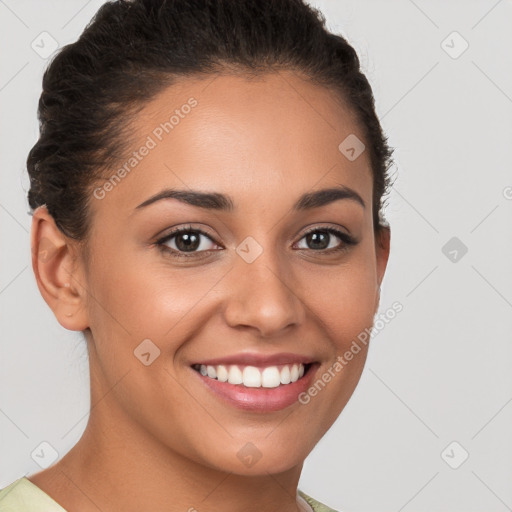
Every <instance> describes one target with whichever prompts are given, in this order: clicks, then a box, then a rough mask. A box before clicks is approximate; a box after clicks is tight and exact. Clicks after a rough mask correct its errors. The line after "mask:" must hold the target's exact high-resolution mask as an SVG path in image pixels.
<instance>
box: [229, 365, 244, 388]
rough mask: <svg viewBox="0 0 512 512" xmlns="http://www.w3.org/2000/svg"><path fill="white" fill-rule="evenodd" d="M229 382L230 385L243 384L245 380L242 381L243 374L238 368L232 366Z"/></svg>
mask: <svg viewBox="0 0 512 512" xmlns="http://www.w3.org/2000/svg"><path fill="white" fill-rule="evenodd" d="M228 382H229V383H230V384H242V383H243V382H244V380H243V379H242V372H241V371H240V368H238V366H231V368H230V369H229V378H228Z"/></svg>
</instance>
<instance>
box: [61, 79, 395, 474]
mask: <svg viewBox="0 0 512 512" xmlns="http://www.w3.org/2000/svg"><path fill="white" fill-rule="evenodd" d="M212 80H213V81H212ZM191 98H192V99H191ZM173 114H174V115H175V117H174V118H173V119H172V120H171V121H169V120H170V118H171V116H172V115H173ZM166 122H167V123H168V124H167V125H166V124H165V123H166ZM131 126H132V129H133V134H134V136H135V139H136V140H137V142H136V144H135V146H134V148H133V150H134V151H136V152H137V154H136V155H135V154H133V155H131V156H132V157H133V159H132V160H131V161H129V158H130V155H128V156H127V159H126V162H122V163H121V165H120V166H119V167H118V168H116V169H112V173H111V176H112V175H114V174H116V172H117V171H118V169H120V168H121V167H122V165H124V164H125V163H127V165H126V166H125V172H122V171H121V172H117V175H116V176H117V178H114V179H111V180H110V182H109V183H110V185H108V184H107V185H105V184H104V183H99V184H98V185H97V186H98V187H100V188H97V189H96V190H95V193H94V195H93V197H92V198H91V212H92V224H93V228H92V230H91V235H90V239H89V252H90V254H91V258H90V260H89V261H88V263H87V264H85V263H84V262H83V261H82V260H79V264H78V267H76V268H77V270H76V271H75V270H74V271H73V272H75V274H74V275H75V276H78V275H80V276H81V277H80V283H81V287H82V288H81V292H80V293H79V296H80V299H79V301H80V304H79V305H80V308H79V312H78V313H76V314H75V315H74V318H77V319H81V320H80V321H82V322H83V325H81V326H80V327H79V326H78V324H72V322H73V321H75V320H70V319H68V320H65V319H64V314H63V313H62V314H61V313H60V311H62V310H63V308H60V309H59V307H57V306H55V307H54V311H56V314H57V316H58V318H59V319H60V320H61V323H63V325H65V326H66V327H68V328H75V329H79V328H85V327H89V328H90V336H89V338H88V343H89V350H90V364H91V368H92V373H93V374H94V376H95V378H94V381H93V382H92V385H93V393H95V394H96V396H98V397H99V396H103V395H104V394H105V393H107V392H108V391H109V390H111V391H110V393H111V395H110V396H111V399H112V400H113V401H114V403H115V404H116V407H117V408H118V411H119V414H121V415H122V416H123V418H124V421H126V422H132V423H134V424H137V425H139V426H140V427H141V430H142V431H143V432H145V433H147V434H151V435H152V436H154V437H155V438H156V439H157V440H159V441H160V442H161V443H162V444H163V445H164V446H167V447H169V448H170V449H171V450H172V451H173V452H177V453H179V454H181V455H183V456H185V457H187V458H188V459H191V460H194V461H196V462H199V463H201V464H203V465H206V466H209V467H213V468H220V469H222V470H224V471H229V472H233V473H236V474H254V475H256V474H265V473H277V472H281V471H285V470H287V469H289V468H292V467H294V466H298V465H301V464H302V462H303V460H304V459H305V458H306V456H307V455H308V453H309V452H310V451H311V450H312V448H313V447H314V445H315V444H316V443H317V442H318V441H319V440H320V438H321V437H322V436H323V434H324V433H325V432H326V431H327V430H328V429H329V427H330V426H331V425H332V424H333V422H334V421H335V419H336V418H337V417H338V415H339V414H340V412H341V411H342V409H343V408H344V406H345V404H346V403H347V401H348V399H349V398H350V396H351V394H352V392H353V391H354V388H355V386H356V385H357V382H358V380H359V377H360V375H361V372H362V370H363V366H364V362H365V359H366V352H367V345H365V344H361V343H360V350H359V352H358V353H357V354H356V355H354V356H353V358H352V360H351V361H349V362H347V364H344V365H343V368H342V369H340V368H339V366H337V367H334V365H335V363H336V360H337V357H338V356H343V354H345V353H346V352H347V350H349V349H350V347H351V345H352V344H353V342H354V340H357V339H358V335H359V334H360V333H362V332H364V331H365V329H368V328H370V327H371V325H372V323H373V317H374V314H375V312H376V308H377V307H378V300H379V285H380V282H381V280H382V277H383V274H384V269H385V266H386V262H387V257H388V251H389V246H388V244H387V240H388V239H387V236H388V233H387V232H386V233H385V234H384V235H383V236H382V238H378V237H376V235H375V233H374V229H373V220H372V219H373V212H372V175H371V171H370V161H369V155H368V154H367V153H368V152H367V151H365V152H363V153H362V154H361V155H360V156H359V157H358V158H356V159H355V160H353V161H351V160H349V159H348V158H347V157H346V156H345V155H344V154H342V153H341V152H340V150H339V148H338V147H339V145H340V143H341V142H342V141H343V140H344V139H345V138H346V137H348V136H349V135H351V134H354V135H356V136H357V137H358V138H359V139H360V140H363V134H362V131H361V129H360V127H359V126H358V124H357V123H356V121H355V119H354V117H353V115H352V114H351V112H350V111H349V110H347V109H346V108H345V107H343V106H342V105H341V103H340V102H339V101H338V100H337V98H336V96H335V95H334V93H332V92H330V91H328V90H325V89H323V88H320V87H318V86H315V85H312V84H309V83H307V82H306V81H303V80H301V79H300V78H299V77H298V76H297V75H296V74H294V73H291V72H286V73H285V72H282V73H276V74H269V75H266V76H265V77H264V78H262V79H258V80H248V79H247V78H245V77H241V76H238V77H235V76H217V77H216V78H215V79H213V78H212V77H209V78H208V79H205V80H199V79H198V80H192V79H187V81H183V82H181V83H180V84H178V85H175V86H172V87H170V88H169V89H167V90H165V91H164V92H162V93H161V94H160V95H159V96H158V97H156V98H155V99H154V100H152V101H151V102H150V103H148V104H147V105H146V106H145V108H144V110H143V111H142V112H140V113H139V114H138V115H137V117H136V119H135V120H134V121H133V124H132V125H131ZM142 147H145V148H146V149H145V150H144V149H141V148H142ZM324 189H333V190H335V192H331V193H323V194H316V193H318V192H319V191H321V190H324ZM171 190H173V191H174V195H173V193H170V192H169V191H171ZM165 191H167V192H165ZM176 191H183V193H182V194H181V195H180V194H176ZM186 194H188V195H186ZM201 194H208V195H207V196H204V195H201ZM315 194H316V195H315ZM159 197H160V199H159ZM176 230H184V232H181V233H176ZM77 281H78V279H77ZM76 321H77V322H79V320H76ZM66 322H67V323H66ZM279 355H281V357H277V358H274V356H279ZM244 357H245V359H244ZM258 357H259V358H258ZM265 357H268V359H264V358H265ZM301 361H302V362H303V364H304V370H305V371H304V375H302V370H301V367H300V366H299V364H300V362H301ZM338 361H339V359H338ZM236 362H238V365H237V366H238V369H239V370H240V373H241V374H242V379H245V380H244V381H243V383H242V384H233V383H230V382H229V381H228V382H222V380H223V379H225V378H229V379H230V380H231V381H232V382H234V381H236V378H237V376H239V374H238V373H237V371H236V369H232V368H231V366H234V363H236ZM207 363H210V364H209V365H208V364H207ZM222 363H224V364H222ZM232 363H233V364H232ZM286 363H290V365H287V364H286ZM292 363H296V364H297V368H296V369H295V370H294V369H293V364H292ZM306 363H307V364H306ZM196 364H198V365H200V364H204V365H205V367H206V372H210V373H209V375H202V374H201V371H200V369H201V367H200V366H195V365H196ZM219 365H221V366H223V367H224V369H223V368H220V367H219ZM208 366H209V367H210V368H208ZM285 366H289V369H290V370H291V376H288V377H287V376H286V375H287V372H288V370H286V369H285ZM246 367H254V368H248V369H245V368H246ZM268 367H270V369H267V370H264V369H265V368H268ZM212 368H213V370H212ZM198 369H199V371H198ZM203 371H204V367H203ZM214 371H215V373H213V372H214ZM255 371H256V373H255ZM297 372H300V373H299V375H302V376H301V377H300V378H298V379H297V380H296V381H295V382H290V383H288V384H286V383H285V384H283V383H280V382H281V380H283V381H284V382H287V381H288V380H289V379H290V378H293V379H296V378H297ZM294 374H295V375H294ZM327 374H330V376H331V377H330V378H329V377H325V376H326V375H327ZM213 375H217V378H213ZM261 375H263V377H261ZM258 376H260V377H258ZM258 378H262V379H263V382H264V386H265V387H257V385H258V382H257V381H258ZM233 379H234V380H233ZM276 379H277V381H276ZM319 381H321V383H320V384H318V382H319ZM315 383H316V392H315V391H314V390H313V391H311V389H312V388H314V387H315ZM278 384H279V385H278ZM267 386H268V387H267ZM299 394H300V396H301V397H302V399H301V400H299V399H298V398H299ZM93 414H95V411H94V409H93V411H92V412H91V416H92V415H93ZM247 455H249V456H253V457H256V458H259V460H258V461H257V463H255V464H248V463H246V461H247V460H248V459H246V458H245V457H246V456H247Z"/></svg>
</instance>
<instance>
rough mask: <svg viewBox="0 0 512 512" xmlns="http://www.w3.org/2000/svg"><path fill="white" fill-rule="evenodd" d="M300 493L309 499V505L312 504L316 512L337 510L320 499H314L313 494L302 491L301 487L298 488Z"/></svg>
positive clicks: (333, 511)
mask: <svg viewBox="0 0 512 512" xmlns="http://www.w3.org/2000/svg"><path fill="white" fill-rule="evenodd" d="M298 493H299V495H300V496H302V497H303V498H304V499H305V500H306V501H307V503H308V504H309V505H311V508H312V509H313V510H314V512H337V511H336V510H334V509H333V508H331V507H328V506H327V505H324V504H323V503H320V502H319V501H317V500H315V499H313V498H312V497H311V496H308V495H307V494H306V493H305V492H302V491H301V490H300V489H299V490H298Z"/></svg>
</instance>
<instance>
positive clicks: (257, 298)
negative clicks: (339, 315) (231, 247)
mask: <svg viewBox="0 0 512 512" xmlns="http://www.w3.org/2000/svg"><path fill="white" fill-rule="evenodd" d="M283 263H284V262H281V263H279V262H277V261H276V259H275V258H274V257H272V256H271V255H269V251H265V252H264V253H263V255H261V256H260V257H259V258H257V259H256V260H255V261H253V262H252V263H247V262H245V261H244V260H242V259H241V258H240V259H238V260H237V261H236V262H235V263H234V264H235V267H236V268H234V269H233V271H231V272H230V273H229V276H230V277H229V282H227V283H226V297H227V299H226V306H225V308H224V316H225V321H226V323H227V324H228V325H229V326H230V327H233V328H237V329H241V328H245V329H252V330H255V331H257V333H258V335H259V336H261V337H270V336H276V335H278V334H279V333H280V332H281V331H284V330H285V329H291V328H292V326H297V325H300V324H301V323H302V322H303V319H304V317H305V304H304V302H303V300H302V298H301V297H300V292H299V291H298V287H297V282H296V281H295V280H294V279H293V275H292V272H291V270H290V266H289V265H286V269H284V268H283V267H284V266H285V265H283Z"/></svg>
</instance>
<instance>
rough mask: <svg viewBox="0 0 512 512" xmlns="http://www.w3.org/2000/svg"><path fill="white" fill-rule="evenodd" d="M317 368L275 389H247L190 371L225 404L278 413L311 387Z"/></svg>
mask: <svg viewBox="0 0 512 512" xmlns="http://www.w3.org/2000/svg"><path fill="white" fill-rule="evenodd" d="M318 366H319V364H318V363H313V364H312V365H311V367H310V368H309V370H308V372H307V373H305V374H304V376H303V377H302V378H300V379H298V380H297V381H295V382H291V383H290V384H281V385H279V386H278V387H276V388H263V387H261V388H249V387H245V386H243V385H242V384H229V383H228V382H220V381H219V380H217V379H212V378H211V377H207V376H204V375H202V374H201V373H199V372H198V371H196V370H194V369H193V368H191V370H192V371H193V372H194V373H195V374H196V375H197V376H198V377H199V378H200V379H201V381H202V382H204V384H205V385H206V386H208V389H210V390H211V391H213V392H214V393H215V394H216V395H217V396H219V397H220V398H222V399H223V400H224V401H226V402H227V403H229V404H231V405H234V406H235V407H238V408H239V409H244V410H250V411H259V412H271V411H280V410H281V409H284V408H286V407H289V406H290V405H292V404H294V403H295V402H297V400H298V397H299V395H300V394H301V393H304V392H305V391H306V390H307V389H308V388H309V386H310V385H311V382H312V381H313V377H314V375H315V373H316V370H317V369H318Z"/></svg>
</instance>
